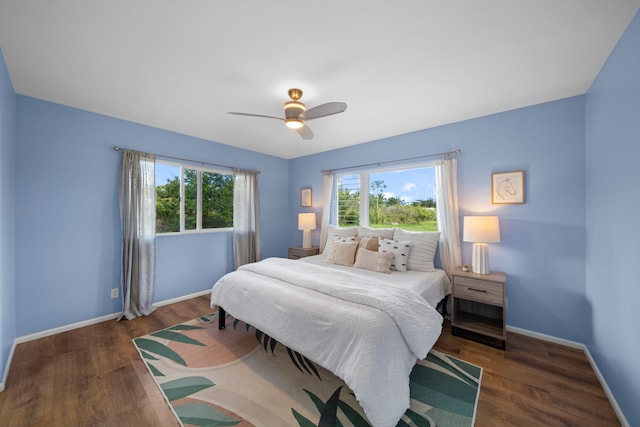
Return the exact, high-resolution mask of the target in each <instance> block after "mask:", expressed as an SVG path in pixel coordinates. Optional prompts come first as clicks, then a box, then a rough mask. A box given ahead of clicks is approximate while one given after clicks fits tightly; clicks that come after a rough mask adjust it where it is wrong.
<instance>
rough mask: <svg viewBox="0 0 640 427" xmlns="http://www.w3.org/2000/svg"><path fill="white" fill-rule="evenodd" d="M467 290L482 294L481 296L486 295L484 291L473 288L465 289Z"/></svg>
mask: <svg viewBox="0 0 640 427" xmlns="http://www.w3.org/2000/svg"><path fill="white" fill-rule="evenodd" d="M467 289H469V290H470V291H473V292H482V293H483V294H486V293H487V291H485V290H484V289H475V288H467Z"/></svg>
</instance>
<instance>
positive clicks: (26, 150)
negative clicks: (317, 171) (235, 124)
mask: <svg viewBox="0 0 640 427" xmlns="http://www.w3.org/2000/svg"><path fill="white" fill-rule="evenodd" d="M16 140H17V146H16V163H15V183H16V245H15V249H16V318H17V334H18V336H22V335H27V334H30V333H33V332H38V331H42V330H46V329H50V328H54V327H57V326H61V325H67V324H71V323H74V322H78V321H83V320H87V319H92V318H95V317H99V316H102V315H108V314H111V313H115V312H118V311H120V310H121V308H122V307H121V303H120V300H119V299H116V300H112V299H111V296H110V289H111V288H116V287H119V286H120V220H119V208H118V185H119V170H120V160H121V153H120V152H116V151H114V150H113V146H114V145H119V146H122V147H126V148H132V149H136V150H140V151H148V152H152V153H157V154H163V155H167V156H175V157H181V158H187V159H197V160H200V161H204V162H211V163H216V164H223V165H230V166H236V167H241V168H247V169H257V170H260V171H261V172H262V173H261V174H260V179H259V185H260V196H261V203H262V219H261V223H262V225H263V228H262V242H263V244H262V249H263V253H264V256H286V246H284V245H283V244H282V243H280V244H279V243H278V242H279V236H281V235H283V234H284V233H286V232H287V228H286V227H287V224H286V222H285V219H286V217H287V213H288V211H287V208H286V206H287V200H286V197H287V195H286V192H283V191H282V189H283V188H286V186H287V180H288V162H287V161H286V160H283V159H279V158H276V157H271V156H266V155H263V154H258V153H255V152H251V151H247V150H241V149H238V148H235V147H230V146H226V145H222V144H217V143H214V142H210V141H205V140H200V139H196V138H192V137H187V136H184V135H180V134H176V133H172V132H167V131H163V130H160V129H156V128H151V127H147V126H142V125H138V124H134V123H130V122H126V121H123V120H118V119H113V118H109V117H106V116H102V115H98V114H93V113H90V112H87V111H81V110H77V109H73V108H68V107H64V106H61V105H58V104H53V103H49V102H45V101H41V100H37V99H33V98H29V97H25V96H17V121H16ZM266 218H268V222H267V221H266ZM279 218H282V220H279ZM267 225H268V226H267ZM156 263H157V270H156V274H157V280H156V288H155V294H154V301H156V302H157V301H163V300H167V299H170V298H176V297H180V296H183V295H188V294H191V293H194V292H199V291H203V290H206V289H209V288H210V287H211V286H212V285H213V283H214V281H215V280H217V279H218V278H219V277H220V276H222V275H223V274H225V273H227V272H228V271H230V270H232V269H233V263H232V244H231V233H229V232H219V233H209V234H198V235H189V236H162V237H159V238H158V239H157V251H156Z"/></svg>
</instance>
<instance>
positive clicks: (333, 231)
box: [322, 225, 358, 254]
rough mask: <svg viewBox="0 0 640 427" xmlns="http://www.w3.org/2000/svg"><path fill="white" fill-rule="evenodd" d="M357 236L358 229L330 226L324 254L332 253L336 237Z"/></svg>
mask: <svg viewBox="0 0 640 427" xmlns="http://www.w3.org/2000/svg"><path fill="white" fill-rule="evenodd" d="M357 234H358V227H349V228H338V227H336V226H335V225H329V228H328V229H327V243H325V245H324V249H323V250H322V253H323V254H328V253H329V252H330V251H331V246H332V245H333V237H334V236H341V237H355V236H356V235H357Z"/></svg>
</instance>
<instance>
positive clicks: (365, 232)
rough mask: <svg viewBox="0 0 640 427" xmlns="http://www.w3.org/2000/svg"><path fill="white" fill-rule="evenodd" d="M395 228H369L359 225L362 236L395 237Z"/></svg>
mask: <svg viewBox="0 0 640 427" xmlns="http://www.w3.org/2000/svg"><path fill="white" fill-rule="evenodd" d="M393 231H394V229H393V228H369V227H363V226H362V225H360V226H358V236H362V237H384V238H385V239H393Z"/></svg>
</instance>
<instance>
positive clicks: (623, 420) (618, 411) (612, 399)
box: [507, 326, 630, 427]
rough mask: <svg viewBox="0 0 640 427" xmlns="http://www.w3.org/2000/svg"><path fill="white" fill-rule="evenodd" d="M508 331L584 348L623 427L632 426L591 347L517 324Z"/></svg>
mask: <svg viewBox="0 0 640 427" xmlns="http://www.w3.org/2000/svg"><path fill="white" fill-rule="evenodd" d="M507 331H510V332H514V333H516V334H520V335H525V336H528V337H532V338H538V339H541V340H543V341H549V342H552V343H555V344H560V345H564V346H567V347H571V348H575V349H578V350H582V351H583V352H584V354H585V356H586V357H587V360H588V361H589V364H590V365H591V368H592V369H593V372H594V373H595V374H596V378H598V381H600V385H601V386H602V390H604V393H605V394H606V396H607V398H608V399H609V403H611V406H612V407H613V410H614V412H615V413H616V415H617V416H618V420H619V421H620V424H622V426H623V427H630V425H629V422H628V421H627V418H626V417H625V416H624V413H623V412H622V409H620V406H619V405H618V402H617V401H616V398H615V397H614V396H613V393H611V389H610V388H609V385H608V384H607V382H606V381H605V379H604V377H603V376H602V373H601V372H600V369H598V365H597V364H596V361H595V360H594V359H593V357H592V356H591V353H590V352H589V348H588V347H587V346H586V345H584V344H582V343H579V342H576V341H570V340H565V339H563V338H558V337H554V336H551V335H546V334H541V333H538V332H533V331H529V330H527V329H521V328H516V327H515V326H507Z"/></svg>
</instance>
